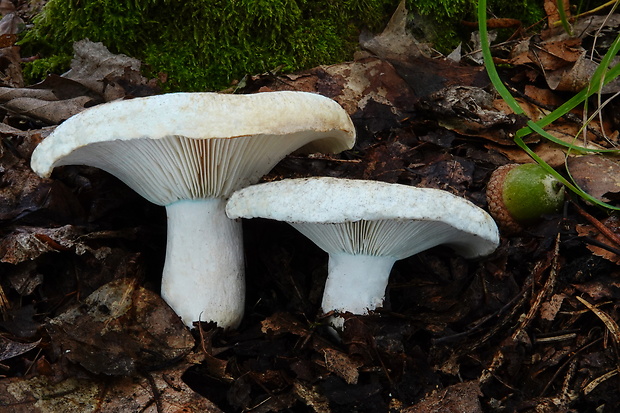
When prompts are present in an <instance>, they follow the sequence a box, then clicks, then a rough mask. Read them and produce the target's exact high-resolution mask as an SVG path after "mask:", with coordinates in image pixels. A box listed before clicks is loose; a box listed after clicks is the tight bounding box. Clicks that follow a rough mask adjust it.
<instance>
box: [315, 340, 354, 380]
mask: <svg viewBox="0 0 620 413" xmlns="http://www.w3.org/2000/svg"><path fill="white" fill-rule="evenodd" d="M322 351H323V361H324V363H325V368H326V369H327V370H329V371H331V372H332V373H334V374H335V375H337V376H338V377H341V378H342V379H344V381H346V382H347V383H348V384H357V379H358V377H359V371H358V369H359V368H360V367H361V366H362V363H360V362H356V361H354V360H352V359H351V358H350V357H349V356H347V355H346V354H345V353H343V352H340V351H338V350H336V349H333V348H324V349H323V350H322Z"/></svg>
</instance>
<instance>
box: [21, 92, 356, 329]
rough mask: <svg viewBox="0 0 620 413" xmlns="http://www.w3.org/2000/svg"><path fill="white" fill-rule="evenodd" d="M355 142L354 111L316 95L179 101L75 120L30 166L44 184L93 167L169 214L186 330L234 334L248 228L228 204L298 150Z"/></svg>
mask: <svg viewBox="0 0 620 413" xmlns="http://www.w3.org/2000/svg"><path fill="white" fill-rule="evenodd" d="M354 141H355V131H354V128H353V124H352V122H351V119H350V118H349V116H348V115H347V114H346V112H345V111H344V110H343V109H342V108H341V107H340V106H339V105H338V104H337V103H336V102H334V101H333V100H331V99H328V98H326V97H323V96H320V95H317V94H312V93H304V92H272V93H259V94H254V95H223V94H216V93H174V94H168V95H160V96H152V97H147V98H138V99H132V100H124V101H116V102H112V103H107V104H104V105H99V106H96V107H94V108H92V109H88V110H86V111H84V112H82V113H80V114H78V115H76V116H74V117H72V118H70V119H68V120H67V121H65V122H64V123H63V124H62V125H60V126H59V127H58V128H56V130H55V131H54V132H53V133H52V134H51V135H50V136H49V137H48V138H47V139H45V140H44V141H43V142H42V143H41V144H40V145H39V146H38V147H37V148H36V150H35V151H34V153H33V155H32V163H31V165H32V169H33V170H34V171H35V172H36V173H38V174H39V175H41V176H49V175H50V174H51V172H52V169H53V168H54V167H56V166H60V165H90V166H95V167H98V168H101V169H103V170H105V171H107V172H109V173H111V174H112V175H115V176H116V177H118V178H119V179H120V180H121V181H123V182H125V183H126V184H127V185H128V186H129V187H131V188H132V189H133V190H135V191H136V192H138V193H139V194H140V195H142V196H143V197H144V198H146V199H147V200H149V201H151V202H153V203H155V204H158V205H164V206H166V211H167V214H168V244H167V248H166V261H165V266H164V270H163V278H162V296H163V298H164V299H165V300H166V301H167V302H168V304H169V305H170V306H171V307H172V308H173V309H174V310H175V311H176V313H177V314H178V315H179V316H181V318H182V319H183V321H184V322H185V323H186V324H187V325H188V326H191V324H192V321H194V320H198V319H199V318H200V319H201V320H203V321H216V322H217V323H218V325H219V326H221V327H235V326H237V325H238V323H239V322H240V320H241V317H242V315H243V307H244V298H245V280H244V268H243V251H242V239H241V224H240V222H237V221H233V220H229V219H228V218H227V217H226V214H225V212H224V206H225V199H226V198H227V197H228V196H229V195H230V194H231V193H232V192H233V191H235V190H237V189H240V188H243V187H245V186H247V185H249V184H252V183H254V182H256V181H258V179H260V177H262V176H263V175H264V174H266V173H267V172H269V171H270V170H271V169H272V168H273V167H274V166H275V165H276V163H277V162H279V161H280V160H281V159H282V158H284V157H285V156H286V155H287V154H289V153H291V152H293V151H296V150H298V149H300V148H302V150H303V151H305V152H314V151H319V152H329V153H336V152H340V151H342V150H345V149H348V148H351V147H352V146H353V143H354Z"/></svg>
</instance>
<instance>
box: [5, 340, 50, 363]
mask: <svg viewBox="0 0 620 413" xmlns="http://www.w3.org/2000/svg"><path fill="white" fill-rule="evenodd" d="M39 343H41V340H37V341H35V342H33V343H20V342H18V341H13V340H9V339H8V338H6V337H2V336H0V361H3V360H7V359H10V358H13V357H16V356H19V355H21V354H24V353H27V352H29V351H30V350H32V349H34V348H37V346H38V345H39Z"/></svg>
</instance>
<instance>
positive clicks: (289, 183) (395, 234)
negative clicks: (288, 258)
mask: <svg viewBox="0 0 620 413" xmlns="http://www.w3.org/2000/svg"><path fill="white" fill-rule="evenodd" d="M226 213H227V214H228V216H229V217H230V218H269V219H274V220H278V221H285V222H288V223H289V224H291V225H292V226H293V227H295V228H296V229H297V230H299V231H300V232H301V233H302V234H304V235H305V236H306V237H308V238H309V239H310V240H312V241H313V242H314V243H315V244H316V245H318V246H319V247H320V248H321V249H323V250H324V251H325V252H327V253H328V254H329V263H328V277H327V282H326V284H325V291H324V293H323V302H322V305H321V307H322V311H323V312H324V313H329V312H332V311H333V312H335V313H336V314H337V313H344V312H350V313H353V314H368V313H369V312H370V311H372V310H375V309H376V308H377V307H380V306H382V305H383V300H384V296H385V290H386V287H387V284H388V279H389V276H390V271H391V269H392V266H393V265H394V262H396V261H397V260H400V259H403V258H406V257H409V256H411V255H414V254H417V253H419V252H422V251H424V250H426V249H429V248H431V247H434V246H437V245H440V244H445V245H447V246H449V247H451V248H452V249H454V250H455V251H456V252H457V253H459V254H461V255H463V256H464V257H466V258H474V257H479V256H483V255H487V254H490V253H491V252H493V251H494V250H495V249H496V248H497V246H498V244H499V233H498V229H497V226H496V224H495V222H494V221H493V219H492V218H491V216H490V215H489V214H487V213H486V212H485V211H484V210H482V209H480V208H478V207H477V206H475V205H474V204H472V203H471V202H469V201H467V200H466V199H464V198H460V197H458V196H455V195H453V194H451V193H449V192H446V191H442V190H439V189H429V188H416V187H411V186H407V185H399V184H388V183H384V182H377V181H364V180H350V179H338V178H326V177H318V178H305V179H286V180H282V181H278V182H269V183H265V184H259V185H253V186H250V187H247V188H244V189H242V190H240V191H237V192H235V193H234V194H233V195H232V196H231V197H230V199H229V201H228V203H227V205H226ZM331 322H332V324H333V325H334V326H335V327H342V325H343V322H344V321H343V319H342V318H340V317H334V318H332V319H331Z"/></svg>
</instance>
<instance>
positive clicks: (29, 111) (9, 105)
mask: <svg viewBox="0 0 620 413" xmlns="http://www.w3.org/2000/svg"><path fill="white" fill-rule="evenodd" d="M91 100H92V99H91V98H90V97H88V96H78V97H76V98H73V99H65V100H62V101H47V100H41V99H36V98H28V97H16V98H15V99H11V100H9V101H8V102H6V103H5V104H4V107H5V108H6V109H8V110H10V111H11V112H13V113H15V114H16V115H20V116H29V117H32V118H35V119H40V120H42V121H43V122H45V123H47V124H58V123H61V122H62V121H64V120H67V119H69V118H70V117H71V116H73V115H76V114H78V113H80V112H81V111H83V110H84V109H85V107H86V105H87V104H88V103H90V102H91Z"/></svg>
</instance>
